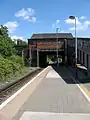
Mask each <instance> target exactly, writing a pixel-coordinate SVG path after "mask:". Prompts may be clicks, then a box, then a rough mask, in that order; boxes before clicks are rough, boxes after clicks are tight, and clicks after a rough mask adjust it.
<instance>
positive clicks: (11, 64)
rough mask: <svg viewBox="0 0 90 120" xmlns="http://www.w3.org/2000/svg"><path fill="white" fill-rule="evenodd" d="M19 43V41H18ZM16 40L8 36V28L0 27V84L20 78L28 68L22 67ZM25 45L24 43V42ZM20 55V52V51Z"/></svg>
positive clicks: (22, 62)
mask: <svg viewBox="0 0 90 120" xmlns="http://www.w3.org/2000/svg"><path fill="white" fill-rule="evenodd" d="M20 41H21V40H20ZM15 42H16V40H14V41H13V40H12V39H11V37H10V36H9V34H8V28H7V27H5V26H2V25H1V26H0V82H6V81H10V80H12V79H15V78H17V77H18V76H22V75H23V74H24V73H25V71H26V70H28V69H29V68H28V67H26V66H25V65H24V60H23V57H22V54H19V55H18V52H20V51H18V50H17V49H16V48H15V46H16V43H15ZM24 43H25V41H24ZM21 53H22V51H21Z"/></svg>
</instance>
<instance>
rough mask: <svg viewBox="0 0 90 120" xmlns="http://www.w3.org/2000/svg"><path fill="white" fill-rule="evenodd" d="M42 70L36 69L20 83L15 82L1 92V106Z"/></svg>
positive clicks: (20, 80) (19, 81)
mask: <svg viewBox="0 0 90 120" xmlns="http://www.w3.org/2000/svg"><path fill="white" fill-rule="evenodd" d="M41 70H42V69H41V68H39V69H36V70H34V71H32V72H31V73H29V74H28V75H26V76H24V77H22V78H21V79H19V80H18V81H15V82H13V83H11V84H9V85H7V86H6V87H4V88H3V89H1V90H0V104H2V103H3V102H4V101H5V100H6V99H7V98H9V97H10V96H11V95H13V94H14V93H15V92H16V91H17V90H19V89H20V88H21V87H22V86H23V85H25V84H26V83H27V82H28V81H30V80H31V79H32V78H33V77H34V76H36V75H37V74H38V73H39V72H40V71H41Z"/></svg>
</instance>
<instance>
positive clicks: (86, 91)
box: [80, 85, 90, 97]
mask: <svg viewBox="0 0 90 120" xmlns="http://www.w3.org/2000/svg"><path fill="white" fill-rule="evenodd" d="M80 87H81V88H82V89H83V90H84V92H85V93H86V94H87V95H88V96H89V97H90V92H89V91H88V90H87V88H85V87H84V86H83V85H80Z"/></svg>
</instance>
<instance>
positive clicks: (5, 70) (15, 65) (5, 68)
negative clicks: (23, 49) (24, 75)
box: [0, 55, 24, 81]
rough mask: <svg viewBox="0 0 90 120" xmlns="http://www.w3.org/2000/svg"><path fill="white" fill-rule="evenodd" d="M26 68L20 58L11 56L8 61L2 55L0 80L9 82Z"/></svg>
mask: <svg viewBox="0 0 90 120" xmlns="http://www.w3.org/2000/svg"><path fill="white" fill-rule="evenodd" d="M23 67H24V62H23V59H22V58H21V57H19V56H11V57H9V58H7V59H5V58H3V57H2V55H0V80H1V81H2V80H8V78H10V77H11V76H12V75H15V74H16V73H17V72H18V73H21V72H22V69H23Z"/></svg>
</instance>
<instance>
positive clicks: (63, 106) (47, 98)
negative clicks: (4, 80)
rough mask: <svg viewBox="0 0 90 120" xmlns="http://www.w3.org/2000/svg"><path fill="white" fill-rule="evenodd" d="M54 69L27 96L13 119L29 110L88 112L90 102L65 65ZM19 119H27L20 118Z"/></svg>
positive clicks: (17, 119) (15, 119) (89, 111)
mask: <svg viewBox="0 0 90 120" xmlns="http://www.w3.org/2000/svg"><path fill="white" fill-rule="evenodd" d="M55 70H56V71H57V72H56V71H55ZM55 70H54V69H52V70H51V71H50V72H49V73H48V74H47V76H46V78H45V79H44V80H43V81H42V82H41V83H40V84H39V86H38V87H37V88H36V90H35V91H34V92H33V94H32V95H31V96H30V97H29V98H28V100H27V101H26V103H25V104H24V105H23V106H22V107H21V109H20V110H19V112H18V113H17V115H16V116H15V118H14V119H13V120H19V119H20V117H21V116H22V115H23V114H24V112H30V111H32V112H50V113H51V112H52V113H83V114H86V113H90V103H89V102H88V101H87V100H86V98H85V97H84V95H83V94H82V93H81V91H80V90H79V88H78V87H77V86H76V84H75V83H74V82H73V80H72V79H71V74H70V72H69V71H68V70H67V69H66V68H65V67H61V68H59V69H55ZM27 94H28V91H27ZM24 117H25V116H24ZM20 120H29V119H23V118H22V119H20ZM33 120H34V119H33ZM63 120H66V119H63ZM87 120H88V119H87Z"/></svg>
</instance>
